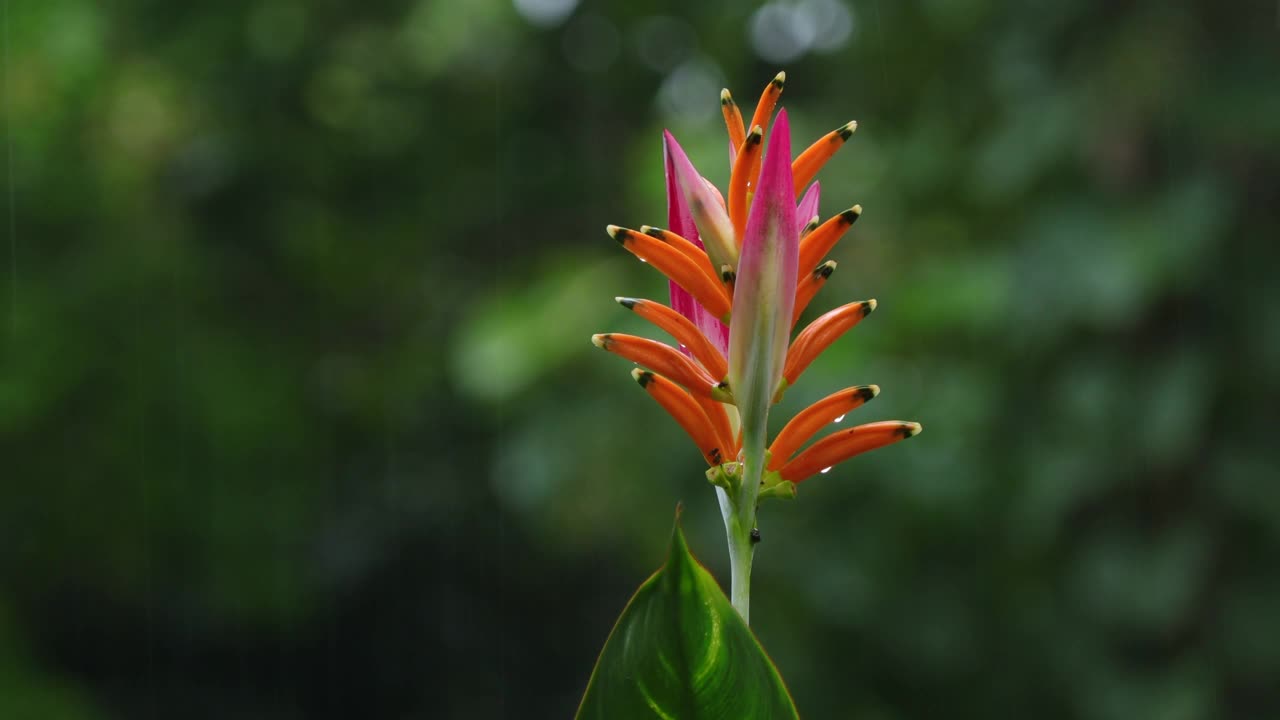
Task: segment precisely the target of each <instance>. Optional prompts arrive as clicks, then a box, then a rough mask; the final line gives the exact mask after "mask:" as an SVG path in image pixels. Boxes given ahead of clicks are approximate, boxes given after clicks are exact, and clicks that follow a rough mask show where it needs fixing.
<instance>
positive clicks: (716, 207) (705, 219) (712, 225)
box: [663, 130, 738, 268]
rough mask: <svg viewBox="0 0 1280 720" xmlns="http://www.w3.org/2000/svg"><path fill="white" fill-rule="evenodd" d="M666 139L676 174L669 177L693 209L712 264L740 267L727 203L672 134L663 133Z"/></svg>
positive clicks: (668, 152) (690, 209)
mask: <svg viewBox="0 0 1280 720" xmlns="http://www.w3.org/2000/svg"><path fill="white" fill-rule="evenodd" d="M663 133H664V136H665V137H666V144H665V146H664V147H665V148H666V151H667V157H668V159H669V160H670V165H671V168H672V169H673V170H674V172H670V173H668V177H672V176H674V177H675V186H676V189H677V190H678V191H679V194H680V195H681V196H683V198H684V201H685V204H686V206H687V207H688V209H689V217H691V218H693V224H694V225H697V226H698V237H699V238H700V239H701V240H702V244H703V247H705V248H706V250H707V255H708V256H710V258H711V264H712V265H713V266H715V267H716V268H719V267H720V266H721V265H728V266H730V267H737V266H738V243H737V242H736V241H735V240H734V237H733V223H731V222H729V213H728V212H726V211H725V209H724V200H722V199H721V198H720V196H719V193H718V192H716V191H713V190H712V189H711V188H709V187H707V185H708V184H709V183H707V182H706V181H704V180H703V178H702V176H701V175H699V174H698V171H697V170H696V169H695V168H694V167H693V163H691V162H689V156H688V155H686V154H685V152H684V149H683V148H681V147H680V144H679V143H677V142H676V139H675V138H674V137H673V136H672V135H671V132H670V131H666V130H664V131H663Z"/></svg>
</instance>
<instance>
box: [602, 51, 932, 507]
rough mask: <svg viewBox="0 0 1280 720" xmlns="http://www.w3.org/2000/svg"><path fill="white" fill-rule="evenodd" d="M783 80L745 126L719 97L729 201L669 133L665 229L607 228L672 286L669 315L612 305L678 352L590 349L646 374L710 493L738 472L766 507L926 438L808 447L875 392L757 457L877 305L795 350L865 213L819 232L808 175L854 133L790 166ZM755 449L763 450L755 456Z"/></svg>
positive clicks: (640, 342) (836, 320)
mask: <svg viewBox="0 0 1280 720" xmlns="http://www.w3.org/2000/svg"><path fill="white" fill-rule="evenodd" d="M785 82H786V75H785V73H779V74H778V76H777V77H775V78H774V79H773V81H771V82H770V83H769V84H768V85H767V86H766V87H765V89H764V92H763V93H762V94H761V97H760V101H759V102H758V103H757V105H756V109H755V113H754V114H753V116H752V119H751V123H750V125H745V126H744V124H743V120H742V115H741V111H740V110H739V108H738V106H737V104H736V103H735V102H734V100H733V97H732V96H731V95H730V93H729V91H728V90H724V91H723V92H722V93H721V96H720V103H721V110H722V113H723V115H724V120H725V126H726V127H727V128H728V131H729V158H730V163H731V174H730V180H729V186H728V190H727V193H725V194H721V193H720V191H719V190H718V189H717V188H716V187H715V186H714V185H713V184H711V182H709V181H708V180H706V179H705V178H704V177H702V175H701V174H699V173H698V171H697V169H696V168H694V166H693V164H692V163H691V162H690V161H689V158H688V156H687V155H686V154H685V152H684V150H683V149H682V148H681V147H680V145H679V143H677V142H676V139H675V138H674V137H673V136H672V135H671V133H670V132H666V133H665V135H664V143H663V155H664V161H665V165H666V182H667V203H668V204H667V225H668V228H667V229H662V228H656V227H650V226H641V227H640V228H639V230H631V229H627V228H622V227H618V226H614V225H610V226H609V228H608V232H609V234H610V236H612V237H613V238H614V239H615V240H617V241H618V242H619V243H620V244H622V246H623V247H624V248H625V249H626V250H628V251H630V252H631V253H633V254H634V255H636V256H637V257H639V258H640V259H641V260H644V261H646V262H648V263H649V264H650V265H652V266H653V267H654V268H656V269H657V270H658V271H660V272H662V273H663V274H664V275H666V276H667V277H668V278H669V279H670V282H671V306H670V307H668V306H666V305H662V304H660V303H657V302H654V301H652V300H645V299H638V298H617V301H618V302H619V303H620V304H621V305H622V306H623V307H625V308H627V309H629V310H631V311H632V312H635V313H636V314H637V315H640V316H641V317H643V318H644V319H646V320H648V321H649V322H651V323H653V324H654V325H655V326H657V327H658V328H659V329H661V330H664V331H666V332H667V333H668V334H669V335H671V336H672V337H673V338H674V339H675V340H676V343H677V344H678V346H679V350H677V349H676V348H673V347H671V346H668V345H665V344H663V343H660V342H656V341H654V340H649V339H646V338H641V337H637V336H634V335H623V334H619V333H609V334H602V335H595V336H594V337H593V338H592V341H593V342H594V343H595V344H596V345H597V346H599V347H601V348H603V349H605V350H608V351H610V352H613V353H615V354H618V355H621V356H622V357H625V358H627V359H629V360H632V361H633V362H635V363H636V364H637V365H639V366H640V367H639V368H637V369H636V370H634V371H633V372H632V376H633V377H634V378H635V379H636V380H637V381H638V382H639V384H640V385H641V387H643V388H644V389H645V391H646V392H648V394H649V395H650V396H651V397H652V398H653V399H654V400H655V401H657V403H658V404H659V405H661V406H662V408H663V409H665V410H666V411H667V413H668V414H670V415H671V416H672V417H673V418H674V419H675V420H676V422H677V423H679V425H680V426H681V427H682V428H683V429H684V430H685V432H686V433H687V434H688V435H689V437H690V438H692V439H693V441H694V443H695V444H696V445H697V446H698V449H699V450H700V451H701V452H702V455H703V457H704V459H705V460H706V461H707V464H708V465H710V466H711V469H710V470H709V471H708V473H707V476H708V478H710V479H711V480H712V482H713V483H716V484H717V485H720V486H722V487H725V488H726V489H727V488H730V487H737V486H740V484H741V482H742V478H743V476H744V475H746V476H747V477H755V478H758V479H759V482H760V484H761V487H762V488H763V489H762V490H761V491H760V496H770V495H772V496H782V497H786V496H791V495H794V492H795V485H796V484H797V483H800V482H802V481H804V480H806V479H808V478H810V477H812V476H814V475H815V474H818V473H820V472H825V471H826V470H828V469H830V468H831V467H832V466H833V465H836V464H837V463H840V462H843V461H844V460H847V459H849V458H851V457H853V456H855V455H858V454H861V453H863V452H866V451H868V450H872V449H875V448H878V447H883V446H884V445H888V444H890V443H893V442H897V441H898V440H902V439H905V438H908V437H911V436H913V435H916V434H917V433H919V432H920V429H921V428H920V425H919V424H918V423H913V422H900V421H887V422H873V423H868V424H864V425H858V426H855V427H850V428H846V429H842V430H838V431H836V432H834V433H832V434H830V435H827V436H826V437H823V438H821V439H820V440H818V441H817V442H814V443H813V444H811V445H810V446H809V447H807V448H804V447H803V446H804V445H805V444H806V443H807V442H809V440H811V439H812V438H813V437H814V436H815V435H817V434H818V433H819V432H820V431H821V430H822V429H823V428H824V427H826V426H827V425H830V424H832V423H834V422H839V421H840V420H841V419H843V417H844V415H845V414H846V413H847V412H849V411H850V410H853V409H854V408H857V407H859V406H860V405H862V404H864V403H866V402H867V401H869V400H871V399H872V398H874V397H876V395H878V394H879V392H880V389H879V388H878V387H877V386H875V385H859V386H855V387H850V388H845V389H844V390H841V391H839V392H836V393H833V394H832V395H829V396H827V397H826V398H824V399H822V400H819V401H818V402H816V403H814V404H813V405H811V406H810V407H808V408H806V409H805V410H803V411H801V412H800V413H798V414H797V415H796V416H795V417H794V418H792V419H791V421H790V422H788V423H787V425H786V426H785V427H784V428H783V429H782V431H781V432H780V433H778V435H777V436H776V437H775V438H774V440H773V442H772V443H771V444H770V445H769V446H768V448H767V450H766V449H765V448H764V447H763V437H764V434H765V430H766V427H767V426H766V422H765V421H766V419H767V415H768V412H769V408H770V406H771V405H773V404H774V403H777V402H778V401H780V400H781V398H782V394H783V393H784V392H785V391H786V389H787V388H789V387H791V386H792V385H794V384H795V383H796V382H797V380H798V379H799V377H800V375H801V374H802V373H803V372H804V370H805V369H806V368H807V367H808V366H809V364H810V363H812V362H813V361H814V359H815V358H817V356H818V355H819V354H821V352H822V351H823V350H825V349H826V348H827V347H829V346H830V345H831V344H832V343H833V342H835V341H836V340H837V339H838V338H839V337H840V336H841V335H843V334H844V333H845V332H847V331H848V330H850V329H852V328H853V327H854V326H855V325H857V324H858V323H859V322H860V321H861V320H862V319H863V318H865V317H866V316H867V315H869V314H870V313H871V312H872V311H873V310H875V308H876V301H875V300H863V301H859V302H853V303H849V304H847V305H842V306H840V307H838V308H836V309H834V310H831V311H830V312H827V313H825V314H824V315H822V316H820V317H818V318H817V319H816V320H814V321H813V322H812V323H810V324H809V325H808V326H807V327H806V328H805V329H804V330H802V331H801V332H800V333H799V334H797V335H796V336H795V337H794V339H792V332H793V329H794V326H795V324H796V322H797V321H798V320H799V318H800V315H801V313H802V312H803V311H804V310H805V308H806V307H807V306H808V305H809V302H810V301H811V300H812V299H813V298H814V296H815V295H816V294H817V292H818V290H819V289H821V287H822V286H823V284H824V283H825V282H826V281H827V279H828V278H830V277H831V273H832V272H834V271H835V269H836V263H835V261H831V260H826V261H824V258H825V256H826V255H827V254H828V253H829V252H830V251H831V250H832V248H834V247H835V245H836V243H837V242H838V241H839V240H840V238H841V237H842V236H843V235H844V234H845V232H847V231H848V230H849V228H850V227H852V226H853V224H854V223H855V222H856V221H857V220H858V217H859V216H860V215H861V213H862V208H861V207H860V206H858V205H854V206H853V207H851V208H849V209H847V210H844V211H842V212H840V213H837V214H836V215H835V216H833V217H831V218H830V219H828V220H827V221H825V222H822V223H819V215H818V202H819V196H820V192H821V188H820V187H819V184H818V183H817V182H812V181H813V178H814V177H815V175H816V174H817V172H818V171H819V170H820V169H821V168H822V166H823V165H824V164H825V163H826V162H827V160H829V159H830V158H831V157H832V156H833V155H834V154H835V153H836V151H837V150H839V149H840V148H841V147H842V146H843V145H844V143H845V141H847V140H848V139H849V137H850V136H851V135H852V134H853V132H854V130H855V128H856V127H857V124H856V123H853V122H850V123H848V124H845V125H842V126H840V127H839V128H836V129H835V130H832V131H831V132H830V133H827V134H826V135H825V136H823V137H822V138H820V139H819V140H818V141H817V142H815V143H813V144H812V145H810V146H809V147H808V149H806V150H804V151H803V152H802V153H800V154H799V155H798V156H797V157H796V158H795V159H794V160H793V159H792V158H791V147H790V143H791V138H790V125H789V122H788V119H787V113H786V110H785V109H784V110H779V111H778V114H777V116H776V118H775V117H774V113H773V111H774V108H775V106H776V104H777V101H778V97H779V96H780V95H781V94H782V90H783V88H784V86H785ZM771 120H772V121H773V122H772V127H770V125H771V122H770V121H771ZM766 131H768V133H767V134H768V140H767V142H766V141H765V136H766ZM797 198H798V201H797ZM753 440H754V441H755V443H756V444H757V445H758V447H755V448H753V447H751V446H752V444H753ZM757 455H758V456H761V457H754V456H757ZM752 465H756V466H757V467H754V468H752V467H750V466H752Z"/></svg>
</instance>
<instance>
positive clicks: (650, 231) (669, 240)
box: [640, 225, 720, 280]
mask: <svg viewBox="0 0 1280 720" xmlns="http://www.w3.org/2000/svg"><path fill="white" fill-rule="evenodd" d="M640 232H642V233H644V234H645V235H648V236H649V237H652V238H657V239H659V240H661V241H662V242H664V243H666V244H668V245H670V246H671V247H673V248H675V249H677V250H679V251H680V252H681V254H683V255H684V256H685V257H687V258H689V259H690V260H692V261H693V264H694V265H697V266H698V267H699V268H701V269H702V272H704V273H706V274H707V277H709V278H711V279H712V280H719V279H720V273H717V272H716V270H715V268H714V267H712V266H711V258H709V257H707V251H706V250H703V249H702V248H700V247H698V246H697V245H694V244H693V243H692V242H690V241H689V240H686V239H685V237H684V236H683V235H677V234H675V233H673V232H671V231H670V230H663V229H662V228H658V227H653V226H651V225H641V226H640Z"/></svg>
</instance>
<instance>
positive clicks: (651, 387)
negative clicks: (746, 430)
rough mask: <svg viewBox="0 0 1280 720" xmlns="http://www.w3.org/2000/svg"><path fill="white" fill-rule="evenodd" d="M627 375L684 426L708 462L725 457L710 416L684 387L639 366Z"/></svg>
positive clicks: (721, 460)
mask: <svg viewBox="0 0 1280 720" xmlns="http://www.w3.org/2000/svg"><path fill="white" fill-rule="evenodd" d="M631 377H633V378H635V379H636V382H638V383H640V387H642V388H644V390H645V392H647V393H649V397H651V398H653V399H654V400H656V401H657V402H658V404H659V405H661V406H662V409H663V410H666V411H667V413H668V414H669V415H671V417H673V418H675V420H676V422H677V423H679V424H680V427H682V428H684V431H685V432H686V433H688V435H689V437H690V438H692V439H693V442H694V444H695V445H697V446H698V450H699V452H701V453H702V457H703V458H704V459H706V461H707V464H708V465H721V464H723V463H725V462H726V461H727V450H726V449H725V448H724V447H722V446H721V444H720V439H719V438H718V437H716V432H715V429H714V426H712V424H711V420H710V419H709V418H708V417H707V414H706V413H705V412H703V410H702V407H701V406H700V405H698V403H697V402H696V401H695V400H694V399H693V397H692V396H691V395H689V393H687V392H685V390H684V388H682V387H680V386H679V385H676V384H675V383H673V382H671V381H670V380H667V379H666V378H664V377H662V376H660V375H654V374H653V373H651V372H649V371H647V370H641V369H640V368H636V369H635V370H632V371H631Z"/></svg>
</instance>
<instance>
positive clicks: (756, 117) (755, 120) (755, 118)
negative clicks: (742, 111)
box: [747, 72, 787, 187]
mask: <svg viewBox="0 0 1280 720" xmlns="http://www.w3.org/2000/svg"><path fill="white" fill-rule="evenodd" d="M786 84H787V74H786V73H785V72H780V73H778V74H777V75H776V76H774V78H773V80H770V81H769V84H768V85H765V86H764V92H762V93H760V101H759V102H757V103H756V111H755V114H753V115H752V116H751V125H750V127H755V126H757V125H759V126H760V131H761V132H762V133H763V132H764V131H765V130H768V129H769V118H771V117H773V108H774V107H775V106H776V105H777V104H778V96H779V95H782V88H783V87H784V86H785V85H786ZM759 176H760V156H759V155H756V159H755V161H754V162H753V163H752V164H751V172H750V173H749V174H748V175H747V182H748V183H749V184H750V185H751V186H753V187H754V186H755V184H756V178H757V177H759Z"/></svg>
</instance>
